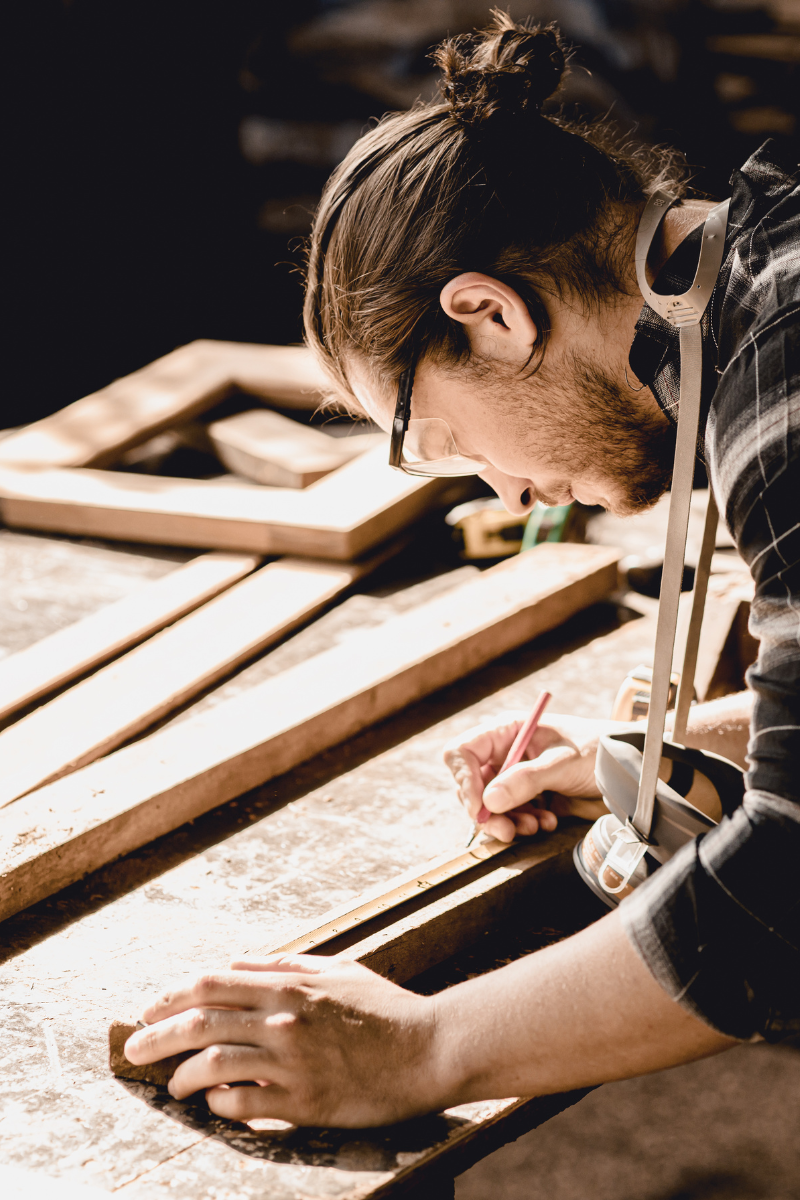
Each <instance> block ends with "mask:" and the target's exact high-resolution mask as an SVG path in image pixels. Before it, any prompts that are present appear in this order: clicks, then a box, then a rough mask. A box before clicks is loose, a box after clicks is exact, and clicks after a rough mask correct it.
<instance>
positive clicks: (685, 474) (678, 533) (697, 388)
mask: <svg viewBox="0 0 800 1200" xmlns="http://www.w3.org/2000/svg"><path fill="white" fill-rule="evenodd" d="M675 199H676V198H675V197H674V196H670V195H669V193H667V192H656V193H655V194H654V195H653V196H651V198H650V199H649V200H648V202H647V205H646V206H645V210H644V213H643V214H642V219H641V221H640V223H639V230H638V233H637V237H636V254H635V259H636V277H637V281H638V284H639V288H640V290H641V293H642V295H643V297H644V298H645V300H646V301H647V303H648V304H649V305H650V307H651V308H653V309H655V311H656V312H658V313H659V314H660V315H661V316H662V317H664V319H665V320H667V321H669V322H670V324H672V325H674V326H676V327H677V328H678V329H679V330H680V355H681V358H680V377H681V381H680V403H679V408H678V432H677V439H676V444H675V462H674V466H673V471H672V492H671V499H670V506H669V521H668V524H667V541H666V550H665V554H664V570H663V574H662V579H661V593H660V595H659V602H658V622H657V625H656V646H655V655H654V662H653V683H652V687H651V692H650V711H649V715H648V719H647V735H646V737H645V745H644V754H643V759H642V774H641V777H640V780H639V791H638V795H637V798H636V811H635V813H634V815H633V820H632V826H633V829H634V830H635V832H636V834H637V835H638V837H639V838H640V839H641V840H642V841H644V842H647V841H648V840H649V838H650V831H651V829H652V825H653V810H654V806H655V794H656V785H657V783H658V769H659V766H660V764H661V753H662V745H663V741H664V721H665V719H666V715H667V705H668V702H669V687H670V675H671V673H672V656H673V652H674V649H675V627H676V624H677V620H678V602H679V600H680V594H681V583H682V581H683V565H684V555H685V553H686V534H687V530H688V527H689V509H690V505H691V501H692V482H693V479H694V464H695V458H696V455H697V431H698V427H699V423H700V396H701V387H702V378H703V336H702V332H701V329H700V321H701V319H702V316H703V313H704V312H705V310H706V307H707V305H708V302H709V300H710V299H711V295H712V292H713V290H714V284H715V283H716V279H717V275H718V274H719V269H720V266H721V265H722V256H723V252H724V249H725V229H726V226H727V221H728V207H729V205H730V200H726V201H724V202H723V203H722V204H718V205H717V206H716V207H715V208H713V209H712V210H711V212H710V213H709V214H708V217H707V218H706V223H705V226H704V228H703V237H702V242H701V245H700V261H699V262H698V265H697V272H696V273H695V277H694V280H693V281H692V286H691V287H690V288H689V290H688V291H686V292H684V293H683V294H682V295H680V296H678V295H672V296H662V295H659V294H658V293H657V292H654V291H653V289H652V288H651V287H650V285H649V284H648V282H647V279H646V276H645V264H646V262H647V255H648V252H649V250H650V245H651V243H652V240H653V237H654V236H655V234H656V232H657V230H658V227H659V225H660V224H661V222H662V220H663V219H664V216H665V215H666V213H667V211H668V209H669V208H670V207H671V205H672V204H674V203H675ZM711 503H712V504H713V503H714V502H713V499H712V501H711ZM714 509H715V510H716V505H714ZM708 521H709V517H708V516H707V522H706V533H708ZM714 530H715V531H716V523H715V524H714ZM707 540H708V538H706V537H704V543H705V542H706V541H707ZM712 550H713V545H712ZM708 558H709V564H710V554H709V556H708ZM704 570H705V572H706V574H705V579H706V582H707V579H708V574H707V570H708V567H707V565H705V566H704ZM701 581H702V573H701V574H698V575H697V576H696V584H697V583H701ZM701 591H702V593H703V594H702V597H701V594H700V593H701ZM695 600H696V602H697V611H696V612H695V606H694V604H693V612H692V620H693V624H694V632H696V635H697V638H698V639H699V632H700V631H699V623H700V622H702V614H703V606H704V604H705V584H703V585H702V586H701V588H700V589H698V590H697V591H696V594H695ZM692 636H693V633H692V631H691V630H690V638H689V639H688V640H687V651H689V650H690V644H691V642H692ZM696 659H697V645H696V643H695V644H694V651H693V656H692V654H691V653H690V654H687V656H686V658H685V661H684V671H687V669H688V678H687V677H686V676H685V675H684V674H682V676H681V688H682V690H683V693H684V695H683V697H681V709H680V712H681V713H683V714H684V723H683V735H685V716H688V708H689V702H690V700H691V692H692V688H693V685H694V669H695V664H696ZM687 695H688V697H689V699H688V700H687V699H686V696H687ZM684 710H685V711H684ZM677 733H678V730H677V729H676V730H675V734H674V735H673V736H674V737H675V740H678V738H677Z"/></svg>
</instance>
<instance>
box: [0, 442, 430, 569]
mask: <svg viewBox="0 0 800 1200" xmlns="http://www.w3.org/2000/svg"><path fill="white" fill-rule="evenodd" d="M9 440H10V439H9ZM4 444H5V443H0V445H4ZM448 489H452V481H448V480H442V479H421V478H414V477H412V476H410V475H404V474H402V473H401V472H399V471H393V470H392V469H391V468H390V467H389V466H388V464H387V462H386V451H385V449H384V448H382V447H380V446H379V447H377V448H376V449H374V450H372V451H369V452H368V453H366V454H363V455H361V457H359V458H356V459H354V460H353V461H352V462H349V463H347V464H346V465H345V466H343V467H340V468H339V469H338V470H336V471H333V472H332V473H331V474H330V475H326V476H325V477H324V479H320V480H319V481H318V482H317V483H314V484H312V485H311V486H310V487H307V488H305V489H303V490H302V491H298V490H297V489H294V488H263V487H259V486H258V485H257V484H252V483H247V482H245V481H242V480H237V479H235V478H233V477H226V478H223V479H220V480H214V481H211V482H209V481H208V480H198V479H169V478H163V477H160V476H155V475H136V474H126V473H123V472H117V471H96V470H89V469H80V470H37V469H31V470H12V469H10V468H5V467H2V466H1V465H0V515H1V516H2V519H3V520H4V521H5V523H6V525H9V526H11V527H12V528H14V527H16V528H23V529H40V530H47V531H50V532H55V533H68V534H73V535H77V536H88V537H103V538H112V539H114V538H116V539H122V540H125V541H135V542H151V543H152V542H156V543H161V544H164V543H166V544H168V545H177V546H201V547H206V548H209V549H219V550H237V551H241V552H245V553H255V554H266V555H276V554H302V555H307V556H309V557H311V558H333V559H339V560H350V559H354V558H359V557H360V556H361V555H362V554H366V553H368V552H369V551H370V550H371V549H372V548H373V547H375V546H377V545H379V544H380V543H381V542H383V541H385V540H386V539H387V538H388V537H391V536H392V535H393V534H394V533H397V532H398V531H399V530H400V529H402V528H404V527H405V526H406V525H409V524H410V523H411V522H412V521H414V520H416V519H417V518H418V517H420V516H421V515H422V514H423V513H424V512H426V511H427V509H428V508H429V507H430V504H431V501H432V500H433V499H434V498H435V497H436V496H437V495H441V494H443V493H444V492H445V491H446V490H448Z"/></svg>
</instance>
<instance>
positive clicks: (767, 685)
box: [620, 142, 800, 1041]
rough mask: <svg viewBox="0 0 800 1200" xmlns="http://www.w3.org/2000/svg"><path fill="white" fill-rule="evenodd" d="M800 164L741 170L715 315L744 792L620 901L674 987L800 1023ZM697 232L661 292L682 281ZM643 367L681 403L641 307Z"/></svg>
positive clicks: (682, 993) (704, 1001)
mask: <svg viewBox="0 0 800 1200" xmlns="http://www.w3.org/2000/svg"><path fill="white" fill-rule="evenodd" d="M799 177H800V170H799V169H798V166H797V164H796V163H787V162H781V161H779V155H778V152H777V149H776V147H775V145H774V143H771V142H767V143H766V145H764V146H762V148H761V149H760V150H759V151H758V152H757V153H756V154H754V155H753V156H752V158H750V159H749V160H748V161H747V162H746V163H745V165H744V166H743V167H742V169H741V171H736V172H735V173H734V175H733V177H732V179H731V183H732V186H733V199H732V203H731V209H730V217H729V222H728V234H727V239H726V254H725V260H724V262H723V266H722V270H721V272H720V275H719V278H718V281H717V286H716V288H715V291H714V295H713V297H712V301H711V304H710V305H709V308H708V311H707V314H706V317H705V318H704V324H703V334H704V371H703V401H704V410H703V422H704V438H703V443H704V452H703V453H704V457H705V460H706V464H707V466H708V472H709V478H710V480H711V485H712V487H713V490H714V494H715V496H716V498H717V502H718V504H719V507H720V511H721V512H722V513H723V514H724V516H725V519H726V521H727V524H728V527H729V529H730V530H731V533H732V535H733V537H734V539H735V541H736V545H737V546H738V548H739V551H740V553H741V554H742V556H743V557H744V559H745V561H746V562H747V564H748V566H749V567H750V571H751V573H752V575H753V578H754V580H755V585H756V592H755V600H754V602H753V606H752V613H751V621H750V628H751V631H752V632H753V634H754V636H755V637H757V638H758V639H759V641H760V651H759V656H758V662H757V663H756V664H755V666H754V667H752V668H751V669H750V671H749V672H748V684H749V686H750V688H752V690H753V691H754V693H755V705H754V712H753V721H752V726H751V731H750V733H751V736H750V743H749V747H748V764H749V771H748V773H747V777H746V782H747V792H746V794H745V799H744V803H743V804H742V806H741V807H740V808H739V809H738V810H737V811H736V813H735V815H734V816H733V817H731V818H726V819H725V820H723V822H722V824H721V825H720V826H718V827H717V828H716V829H714V830H713V831H712V832H710V833H708V834H706V835H704V836H703V837H701V838H698V839H697V840H696V841H695V842H692V843H690V844H689V845H687V846H685V847H684V848H683V849H682V850H681V851H680V852H679V853H678V854H677V855H675V857H674V858H672V859H671V860H670V862H668V863H667V864H666V865H665V866H663V867H661V868H659V870H657V871H656V872H655V873H654V874H653V875H652V876H651V877H650V878H649V879H648V880H647V882H646V883H644V884H642V885H641V887H639V888H638V889H637V890H636V891H635V892H634V893H633V894H632V895H631V896H630V897H629V898H628V899H627V900H626V901H625V902H624V903H623V904H622V905H621V908H620V913H621V916H622V919H623V923H624V926H625V929H626V932H627V934H628V936H629V938H630V939H631V941H632V943H633V945H634V946H635V948H636V950H637V951H638V953H639V955H640V956H641V957H642V958H643V960H644V961H645V963H646V964H647V966H648V967H649V969H650V971H651V972H652V973H653V975H654V976H655V978H656V979H657V980H658V981H659V983H660V984H661V985H662V987H664V988H665V990H666V991H667V992H668V993H669V994H670V995H671V996H672V997H673V998H674V999H675V1000H677V1001H678V1002H679V1003H681V1004H682V1005H684V1006H685V1007H686V1008H688V1009H689V1010H690V1011H691V1012H693V1013H694V1014H695V1015H696V1016H699V1017H701V1018H702V1019H703V1020H704V1021H706V1022H707V1023H708V1024H710V1025H712V1026H714V1027H715V1028H716V1029H718V1030H720V1031H721V1032H723V1033H726V1034H729V1035H731V1036H732V1037H738V1038H751V1037H753V1036H754V1035H756V1034H761V1035H762V1036H763V1037H765V1038H767V1039H768V1040H771V1041H777V1040H779V1039H780V1038H782V1037H785V1036H787V1035H788V1034H792V1033H797V1032H798V1031H800V186H798V182H797V181H798V178H799ZM699 238H700V230H699V229H698V230H696V231H695V232H694V233H693V234H692V235H690V237H689V238H687V239H686V240H685V241H684V242H683V243H682V245H681V246H680V247H679V248H678V250H677V251H676V252H675V254H673V255H672V257H671V258H670V260H669V262H668V263H667V264H666V266H665V268H664V269H663V271H662V272H661V276H660V277H659V280H658V284H657V290H658V291H676V292H682V291H685V290H686V289H687V288H688V287H689V286H690V285H691V280H692V276H693V274H694V268H695V266H696V263H697V256H698V250H699ZM630 361H631V366H632V367H633V369H634V371H635V372H636V374H637V375H638V376H639V378H640V379H641V380H642V381H643V382H647V383H649V384H650V386H651V388H652V390H653V393H654V394H655V396H656V398H657V399H658V401H659V403H660V404H661V406H662V408H663V409H664V411H665V412H666V413H667V415H668V416H669V417H670V418H671V419H672V420H675V419H676V415H677V407H678V385H679V380H680V370H679V349H678V336H677V331H675V330H673V329H672V328H671V327H670V326H669V325H667V323H666V322H665V321H663V320H662V319H661V318H660V317H659V316H658V315H657V314H656V313H654V312H653V311H652V310H651V309H650V308H648V307H647V306H645V308H644V310H643V312H642V315H641V317H640V319H639V322H638V324H637V334H636V337H635V339H634V343H633V346H632V347H631V358H630Z"/></svg>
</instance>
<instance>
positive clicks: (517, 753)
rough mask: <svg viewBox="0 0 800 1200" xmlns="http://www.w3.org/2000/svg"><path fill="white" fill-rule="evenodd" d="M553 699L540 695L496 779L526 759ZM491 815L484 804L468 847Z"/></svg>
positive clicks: (547, 695) (549, 696)
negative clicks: (526, 753)
mask: <svg viewBox="0 0 800 1200" xmlns="http://www.w3.org/2000/svg"><path fill="white" fill-rule="evenodd" d="M551 699H552V696H551V694H550V692H542V693H541V694H540V695H539V698H538V699H537V701H536V703H535V704H534V706H533V708H532V710H531V712H530V714H529V716H528V718H527V720H526V721H524V722H523V724H522V726H521V727H520V730H519V733H518V734H517V736H516V737H515V738H514V741H513V743H512V745H511V749H510V750H509V752H508V754H507V755H506V758H505V761H504V763H503V765H502V767H501V768H500V770H499V771H498V772H497V776H495V778H497V777H498V776H500V775H502V774H503V772H504V771H507V770H508V769H509V767H514V766H516V765H517V763H518V762H522V759H523V758H524V757H525V751H526V750H527V749H528V746H529V745H530V741H531V738H532V737H533V735H534V733H535V732H536V730H537V729H538V727H539V721H540V720H541V719H542V714H543V713H544V710H545V709H546V708H547V705H548V704H549V703H550V700H551ZM491 815H492V814H491V812H490V811H489V809H488V808H487V807H486V805H485V804H482V805H481V808H480V810H479V812H478V817H477V820H476V821H475V825H474V827H473V830H472V836H471V837H470V839H469V841H468V842H467V846H471V845H472V843H473V842H474V840H475V838H476V837H477V836H478V833H479V832H480V828H481V826H482V825H485V824H486V822H487V821H488V820H489V818H490V817H491Z"/></svg>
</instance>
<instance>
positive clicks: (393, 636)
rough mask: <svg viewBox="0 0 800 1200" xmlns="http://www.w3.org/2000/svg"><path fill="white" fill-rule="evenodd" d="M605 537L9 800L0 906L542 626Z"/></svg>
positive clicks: (506, 572) (450, 599) (41, 891)
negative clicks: (13, 799)
mask: <svg viewBox="0 0 800 1200" xmlns="http://www.w3.org/2000/svg"><path fill="white" fill-rule="evenodd" d="M617 557H618V555H617V552H616V551H614V550H611V549H609V548H608V547H601V546H580V545H569V544H563V545H557V544H552V545H542V546H539V547H537V548H536V549H534V550H531V551H529V552H528V553H527V554H524V555H521V556H519V557H518V558H515V559H512V560H510V561H508V562H505V563H502V564H500V565H499V566H497V567H493V568H492V569H491V570H489V571H486V572H484V573H483V574H482V575H480V576H479V577H478V578H477V579H474V580H471V581H470V582H469V583H466V584H464V585H463V586H462V587H460V588H457V589H454V590H453V591H451V592H448V593H446V594H445V595H443V596H441V597H439V598H437V599H435V600H432V601H430V602H428V603H427V604H423V605H420V606H419V607H418V608H416V609H413V610H412V611H410V612H408V613H405V614H403V615H402V616H399V617H395V618H393V619H392V620H391V621H388V622H386V623H385V624H384V625H382V626H380V627H378V628H377V629H372V630H365V631H364V632H363V634H361V635H360V636H359V637H358V639H357V640H356V639H350V640H349V641H348V642H347V643H346V644H345V645H343V646H337V647H334V648H333V649H331V650H329V651H326V652H325V653H323V654H319V655H317V656H316V657H314V658H312V659H310V660H308V661H307V662H304V663H302V664H300V665H299V666H297V667H294V668H292V669H291V670H289V671H286V672H284V673H283V674H281V675H278V676H275V677H274V678H271V679H268V680H266V681H264V683H262V684H259V685H257V686H256V687H254V688H252V689H251V690H250V691H249V692H247V693H246V694H244V695H242V696H239V697H236V698H234V699H232V700H229V701H227V702H225V703H222V704H220V705H218V706H216V707H215V708H213V709H211V710H209V711H207V712H205V713H201V714H199V715H198V716H196V717H193V718H189V719H187V720H184V721H182V722H180V723H178V724H176V725H174V726H172V727H170V728H166V729H163V730H160V731H158V732H156V733H154V734H152V735H150V736H149V737H147V738H144V739H142V740H141V741H140V742H137V743H135V744H133V745H131V746H126V747H124V748H123V749H121V750H117V751H116V752H114V753H113V754H111V755H109V756H108V757H107V758H105V759H102V760H101V761H99V762H96V763H92V764H91V765H90V766H88V767H84V768H82V769H81V770H79V771H76V772H75V773H74V774H72V775H70V776H68V777H66V778H65V779H60V780H57V781H56V782H55V783H52V784H49V785H48V786H47V787H44V788H41V789H39V790H38V791H36V792H34V793H32V794H31V795H30V796H27V797H25V798H24V799H22V800H18V801H17V802H16V803H15V804H13V805H12V806H10V807H9V808H8V809H7V810H6V811H5V812H4V813H3V814H2V818H1V819H0V832H2V834H3V839H2V849H1V850H0V918H2V917H5V916H8V915H10V914H11V913H13V912H17V911H19V910H20V909H21V908H25V907H27V906H28V905H29V904H32V903H34V902H35V901H36V900H39V899H42V898H43V897H44V896H48V895H52V894H53V892H55V891H58V890H59V889H60V888H62V887H65V886H66V885H67V884H68V883H72V882H74V881H75V880H76V879H79V878H81V877H82V876H83V875H85V874H87V873H88V872H89V871H92V870H95V869H96V868H97V867H99V866H100V865H101V864H103V863H107V862H111V861H113V859H115V858H117V857H119V856H120V855H122V854H126V853H128V852H129V851H130V850H133V849H134V848H135V847H137V846H141V845H143V844H144V843H146V842H148V841H150V840H152V839H153V838H155V837H158V836H160V835H161V834H163V833H166V832H168V831H169V830H171V829H175V828H176V827H177V826H179V825H181V824H183V822H184V821H188V820H192V819H193V818H194V817H197V816H199V815H200V814H201V813H203V812H207V811H208V810H209V809H211V808H214V807H216V806H217V805H218V804H222V803H224V802H225V801H226V800H229V799H232V798H233V797H235V796H238V795H240V794H241V793H242V792H244V791H247V790H248V789H249V788H253V787H256V786H258V785H259V784H261V783H263V782H264V781H265V780H267V779H270V778H273V777H275V776H276V775H280V774H283V773H284V772H285V771H288V770H290V769H291V768H292V767H294V766H296V765H297V764H298V763H300V762H303V761H304V760H306V759H308V758H311V757H313V756H314V755H315V754H318V753H320V752H321V751H322V750H325V749H327V748H328V747H330V746H333V745H335V744H336V743H338V742H341V741H344V740H345V739H346V738H348V737H351V736H353V735H354V734H355V733H357V732H359V730H361V729H364V728H365V727H367V726H369V725H371V724H374V723H375V722H376V721H379V720H382V719H383V718H384V717H387V716H389V715H390V714H391V713H395V712H397V711H398V710H399V709H401V708H403V707H405V706H406V705H408V704H411V703H413V702H414V701H415V700H418V699H420V698H421V697H422V696H425V695H428V694H429V693H431V692H433V691H436V690H437V689H438V688H440V687H443V686H444V685H446V684H448V683H452V682H453V681H454V680H456V679H459V678H461V677H462V676H464V675H466V674H468V673H469V672H470V671H474V670H475V669H477V668H478V667H480V666H482V665H484V664H485V663H487V662H489V661H491V660H492V659H493V658H496V657H497V656H498V655H500V654H504V653H505V652H506V651H508V650H510V649H512V648H513V647H515V646H518V645H521V644H522V643H524V642H526V641H528V640H530V639H531V638H532V637H535V636H537V635H538V634H540V633H543V632H545V631H546V630H548V629H552V628H554V627H555V626H557V625H559V624H561V623H562V622H563V621H565V620H567V619H568V617H570V616H571V615H572V614H573V613H575V612H577V611H579V610H580V609H582V608H585V607H586V606H587V605H589V604H592V603H594V602H595V601H597V600H599V599H601V598H602V597H603V596H604V595H606V594H607V593H608V592H609V591H610V590H611V589H612V588H613V587H614V586H615V583H616V562H617Z"/></svg>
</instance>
